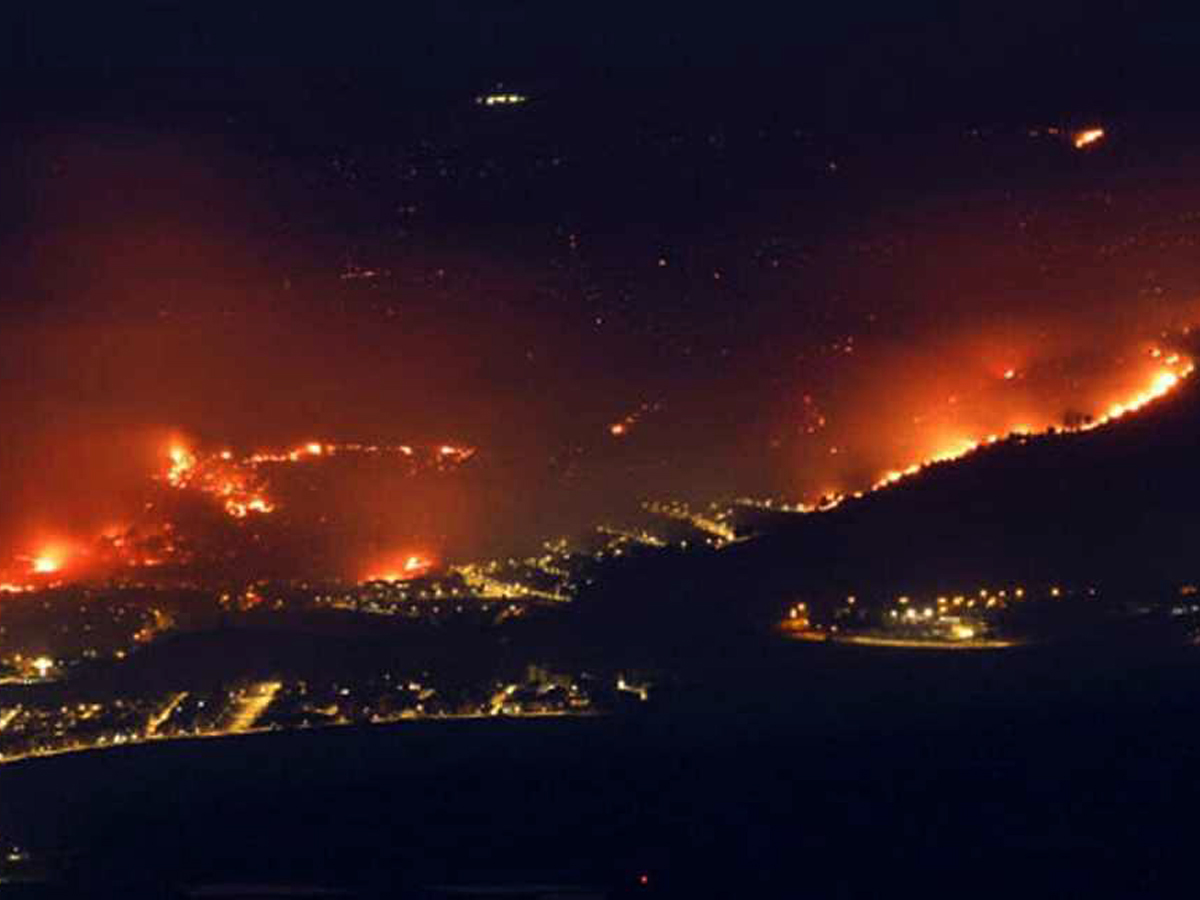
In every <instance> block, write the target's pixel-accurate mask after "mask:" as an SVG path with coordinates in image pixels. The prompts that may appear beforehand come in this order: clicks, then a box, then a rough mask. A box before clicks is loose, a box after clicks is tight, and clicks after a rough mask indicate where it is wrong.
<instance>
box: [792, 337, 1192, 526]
mask: <svg viewBox="0 0 1200 900" xmlns="http://www.w3.org/2000/svg"><path fill="white" fill-rule="evenodd" d="M1164 362H1165V363H1166V364H1167V365H1169V366H1180V368H1179V370H1178V371H1171V369H1169V368H1164V369H1160V370H1159V371H1158V372H1156V373H1155V374H1154V376H1153V378H1151V380H1150V383H1149V386H1148V387H1147V388H1146V389H1145V390H1143V391H1142V392H1140V393H1138V394H1134V395H1133V396H1132V397H1128V398H1126V399H1125V400H1124V401H1122V402H1119V403H1113V404H1112V405H1111V406H1109V408H1108V411H1107V412H1105V413H1104V414H1103V415H1101V416H1099V417H1097V418H1095V419H1093V420H1092V421H1090V422H1087V423H1085V424H1083V425H1076V426H1071V427H1065V428H1062V429H1060V430H1064V431H1072V432H1078V431H1091V430H1092V429H1095V428H1099V427H1101V426H1103V425H1107V424H1108V423H1110V422H1113V421H1115V420H1117V419H1120V418H1122V417H1124V416H1126V415H1128V414H1129V413H1132V412H1136V411H1137V410H1139V409H1141V408H1142V407H1144V406H1146V404H1148V403H1151V402H1153V401H1154V400H1157V399H1158V398H1160V397H1163V396H1165V395H1166V394H1168V393H1170V392H1171V391H1172V390H1174V389H1175V388H1176V387H1178V386H1179V384H1180V383H1181V382H1182V380H1183V379H1184V378H1187V377H1188V376H1189V375H1191V374H1192V372H1193V371H1194V370H1195V365H1194V364H1193V363H1192V362H1191V361H1190V360H1187V361H1184V360H1182V359H1181V357H1180V356H1179V354H1177V353H1173V354H1171V355H1170V356H1168V357H1167V358H1166V360H1164ZM1009 371H1012V370H1009ZM1007 377H1008V373H1007V372H1006V373H1005V378H1007ZM1037 433H1038V432H1036V431H1035V430H1034V429H1033V428H1031V427H1030V426H1028V425H1017V426H1016V427H1014V428H1013V429H1012V431H1010V432H1009V433H1008V434H1007V435H1004V436H1003V437H1002V436H1001V435H998V434H989V435H988V436H987V437H985V438H982V439H980V440H968V439H962V440H959V441H958V442H957V443H955V444H952V445H951V446H949V447H946V448H945V449H943V450H939V451H937V452H935V453H933V454H932V455H930V456H928V457H926V458H925V459H924V460H922V461H921V462H919V463H913V464H912V465H910V466H908V467H907V468H905V469H892V470H889V471H887V472H884V473H883V474H882V475H881V476H879V478H878V479H877V480H876V481H875V483H874V484H872V485H871V487H870V489H869V490H868V491H867V493H869V492H870V491H878V490H882V489H883V488H886V487H889V486H890V485H893V484H895V483H896V482H898V481H901V480H902V479H904V478H908V477H911V476H913V475H916V474H917V473H919V472H921V471H923V470H924V469H926V468H928V467H929V466H932V465H935V464H937V463H942V462H949V461H951V460H956V459H961V458H962V457H964V456H966V455H968V454H969V453H973V452H975V451H976V450H978V449H979V448H980V447H984V446H987V445H989V444H995V443H998V442H999V441H1001V440H1003V439H1004V438H1006V437H1014V436H1020V435H1032V434H1037ZM1043 433H1044V432H1043ZM863 493H864V492H855V493H854V494H853V495H852V496H854V497H861V496H862V495H863ZM844 499H845V498H844V497H843V496H842V495H840V494H837V495H833V496H829V497H823V498H822V500H821V502H820V504H819V505H818V506H817V507H816V508H817V509H818V510H827V509H833V508H834V507H836V506H840V505H841V503H842V501H843V500H844Z"/></svg>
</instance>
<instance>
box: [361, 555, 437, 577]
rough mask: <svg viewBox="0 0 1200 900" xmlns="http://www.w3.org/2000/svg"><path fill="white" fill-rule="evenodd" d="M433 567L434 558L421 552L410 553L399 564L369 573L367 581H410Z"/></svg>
mask: <svg viewBox="0 0 1200 900" xmlns="http://www.w3.org/2000/svg"><path fill="white" fill-rule="evenodd" d="M432 568H433V560H431V559H430V558H429V557H427V556H424V555H422V554H419V553H410V554H408V555H407V556H405V557H404V558H403V560H402V561H401V562H400V565H398V566H394V567H392V566H389V567H388V568H386V569H385V570H384V571H383V572H376V573H372V574H370V575H368V576H367V577H366V579H365V580H366V581H388V582H397V581H408V580H410V579H412V578H420V577H421V576H422V575H425V574H427V573H428V572H429V570H430V569H432Z"/></svg>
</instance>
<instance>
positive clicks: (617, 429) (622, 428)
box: [608, 422, 629, 437]
mask: <svg viewBox="0 0 1200 900" xmlns="http://www.w3.org/2000/svg"><path fill="white" fill-rule="evenodd" d="M608 430H609V432H610V433H611V434H612V436H613V437H621V436H622V435H624V434H625V433H626V432H627V431H629V427H628V426H627V425H626V424H625V423H624V422H614V423H613V424H612V425H609V426H608Z"/></svg>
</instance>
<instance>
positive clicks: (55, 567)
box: [28, 546, 67, 575]
mask: <svg viewBox="0 0 1200 900" xmlns="http://www.w3.org/2000/svg"><path fill="white" fill-rule="evenodd" d="M28 560H29V569H30V571H31V572H34V573H35V574H37V575H53V574H54V573H55V572H59V571H61V570H62V568H63V566H65V565H66V563H67V552H66V550H65V549H63V548H62V547H59V546H47V547H42V548H41V549H40V550H38V552H37V554H36V555H34V556H31V557H28Z"/></svg>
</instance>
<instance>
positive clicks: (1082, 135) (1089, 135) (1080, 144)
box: [1071, 128, 1104, 150]
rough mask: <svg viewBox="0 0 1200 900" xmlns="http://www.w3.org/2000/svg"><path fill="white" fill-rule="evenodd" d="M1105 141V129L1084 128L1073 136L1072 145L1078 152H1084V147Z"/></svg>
mask: <svg viewBox="0 0 1200 900" xmlns="http://www.w3.org/2000/svg"><path fill="white" fill-rule="evenodd" d="M1103 139H1104V129H1103V128H1084V129H1083V130H1081V131H1077V132H1075V133H1074V134H1073V135H1071V144H1072V145H1073V146H1074V147H1075V149H1076V150H1082V149H1083V148H1084V147H1087V146H1090V145H1091V144H1094V143H1096V142H1097V141H1100V140H1103Z"/></svg>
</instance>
